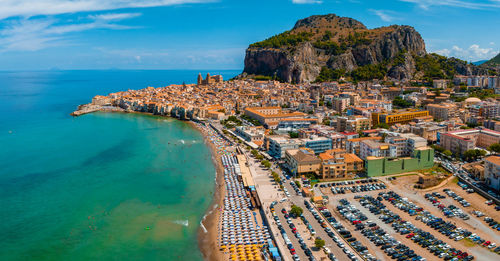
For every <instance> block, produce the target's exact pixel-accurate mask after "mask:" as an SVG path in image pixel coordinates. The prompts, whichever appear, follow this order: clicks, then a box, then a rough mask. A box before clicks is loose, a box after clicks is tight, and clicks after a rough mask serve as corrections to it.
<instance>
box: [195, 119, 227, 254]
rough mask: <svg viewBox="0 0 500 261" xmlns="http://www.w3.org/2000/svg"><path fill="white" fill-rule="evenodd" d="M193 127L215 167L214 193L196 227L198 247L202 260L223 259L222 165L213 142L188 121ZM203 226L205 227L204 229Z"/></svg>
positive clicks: (223, 193)
mask: <svg viewBox="0 0 500 261" xmlns="http://www.w3.org/2000/svg"><path fill="white" fill-rule="evenodd" d="M188 124H190V125H191V126H192V127H193V128H195V129H196V130H198V131H199V132H200V133H201V134H202V136H203V140H204V141H205V144H206V145H207V146H208V148H209V149H210V153H211V154H212V162H213V163H214V167H215V172H216V174H215V175H216V176H215V184H214V186H215V188H214V194H213V197H212V203H211V204H210V206H209V207H208V209H207V210H206V212H205V215H204V216H203V218H202V220H201V221H200V227H199V228H198V249H199V250H200V251H201V254H202V256H203V259H204V260H210V261H212V260H213V261H218V260H223V259H224V258H223V253H222V252H221V251H219V246H218V244H217V242H218V222H219V217H220V211H219V208H220V207H221V206H222V205H223V200H224V195H225V188H224V167H223V166H222V163H221V161H220V158H219V154H218V153H217V149H216V148H215V146H214V144H213V143H212V142H210V140H209V139H208V137H207V135H206V133H205V132H204V131H203V130H201V129H200V128H198V126H197V125H196V124H195V123H194V122H192V121H189V122H188ZM204 228H205V229H204Z"/></svg>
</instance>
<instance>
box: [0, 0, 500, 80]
mask: <svg viewBox="0 0 500 261" xmlns="http://www.w3.org/2000/svg"><path fill="white" fill-rule="evenodd" d="M329 13H334V14H337V15H339V16H346V17H352V18H354V19H357V20H359V21H361V22H362V23H363V24H365V25H366V26H367V27H368V28H376V27H380V26H388V25H392V24H399V25H411V26H413V27H415V28H416V30H417V31H418V32H420V34H421V35H422V37H423V38H424V40H425V42H426V48H427V51H428V52H436V53H439V54H442V55H446V56H453V57H457V58H461V59H464V60H467V61H479V60H485V59H490V58H492V57H494V56H495V55H496V54H497V53H498V52H499V50H500V30H499V28H500V15H499V14H500V0H477V1H473V0H383V1H382V0H251V1H247V0H135V1H134V0H65V1H64V0H0V70H52V69H63V70H73V69H76V70H81V69H205V70H207V69H217V70H222V69H242V68H243V67H244V64H243V61H244V57H245V49H246V48H247V47H248V45H249V44H251V43H253V42H257V41H261V40H264V39H266V38H268V37H270V36H272V35H275V34H278V33H281V32H283V31H285V30H289V29H291V28H292V27H293V26H294V24H295V22H296V21H297V20H298V19H301V18H305V17H308V16H311V15H318V14H329Z"/></svg>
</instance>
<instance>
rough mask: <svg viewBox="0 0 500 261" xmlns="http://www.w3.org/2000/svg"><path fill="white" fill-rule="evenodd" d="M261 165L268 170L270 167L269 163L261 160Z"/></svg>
mask: <svg viewBox="0 0 500 261" xmlns="http://www.w3.org/2000/svg"><path fill="white" fill-rule="evenodd" d="M262 165H264V167H266V168H270V167H271V163H270V162H269V161H268V160H263V161H262Z"/></svg>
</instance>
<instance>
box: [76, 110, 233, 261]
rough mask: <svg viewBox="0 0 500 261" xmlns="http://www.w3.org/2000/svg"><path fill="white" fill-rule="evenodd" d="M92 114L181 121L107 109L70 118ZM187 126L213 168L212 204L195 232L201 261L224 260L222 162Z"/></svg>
mask: <svg viewBox="0 0 500 261" xmlns="http://www.w3.org/2000/svg"><path fill="white" fill-rule="evenodd" d="M94 112H112V113H117V112H118V113H133V114H141V115H149V116H158V117H163V118H171V119H175V120H178V121H183V120H180V119H177V118H174V117H171V116H167V115H155V114H152V113H149V112H137V111H124V110H121V111H120V110H107V109H102V108H101V109H98V110H95V111H92V112H86V113H82V114H73V113H72V114H71V115H72V116H75V117H78V116H81V115H84V114H91V113H94ZM183 122H186V123H187V124H189V125H190V126H191V127H192V128H194V129H195V130H197V131H198V132H199V133H200V134H201V135H202V137H203V142H204V143H205V145H206V146H208V148H209V150H210V154H211V159H212V163H213V164H214V167H215V177H214V179H215V184H214V194H213V196H212V202H211V203H210V206H209V207H208V208H207V209H206V211H205V212H204V215H203V217H202V219H201V221H200V224H199V226H198V229H197V230H198V231H197V245H198V249H199V250H200V252H201V254H202V256H203V260H209V261H212V260H213V261H219V260H223V259H224V255H223V253H222V252H221V251H219V246H218V244H217V242H218V222H219V216H220V211H219V208H220V206H222V205H223V201H224V195H225V187H224V167H223V166H222V162H221V160H220V157H219V153H218V152H217V149H216V147H215V145H214V144H213V143H212V142H211V141H210V140H209V139H208V136H207V134H206V133H205V132H204V131H203V130H202V129H200V128H199V127H198V126H197V125H196V123H195V122H193V121H191V120H188V121H183Z"/></svg>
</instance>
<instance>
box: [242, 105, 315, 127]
mask: <svg viewBox="0 0 500 261" xmlns="http://www.w3.org/2000/svg"><path fill="white" fill-rule="evenodd" d="M245 115H246V116H248V117H250V118H252V119H255V120H257V121H259V123H260V124H262V125H264V126H267V127H269V128H275V127H276V126H278V124H279V123H280V122H281V121H284V120H288V119H304V118H305V117H306V116H307V114H305V113H302V112H285V111H283V110H282V109H281V107H249V108H245Z"/></svg>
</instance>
